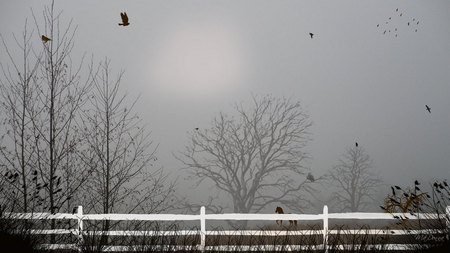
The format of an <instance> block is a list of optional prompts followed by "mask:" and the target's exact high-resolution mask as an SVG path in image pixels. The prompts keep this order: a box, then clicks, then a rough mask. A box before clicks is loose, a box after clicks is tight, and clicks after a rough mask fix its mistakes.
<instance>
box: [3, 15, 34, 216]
mask: <svg viewBox="0 0 450 253" xmlns="http://www.w3.org/2000/svg"><path fill="white" fill-rule="evenodd" d="M1 38H2V43H3V48H4V49H5V51H6V54H7V56H8V58H9V63H10V64H9V65H6V66H5V65H3V64H2V63H0V66H1V69H2V74H3V76H2V78H0V91H1V98H2V100H3V101H2V103H1V109H2V116H3V118H2V119H1V120H2V126H3V128H4V131H5V132H4V133H3V134H2V135H1V137H0V141H1V144H2V145H1V146H0V158H1V159H0V164H1V165H2V166H0V167H1V176H3V180H2V181H3V183H4V184H3V183H2V185H5V186H6V187H5V189H4V190H3V191H1V193H5V196H1V197H2V198H5V197H11V196H16V197H18V199H17V200H20V201H14V203H16V208H17V210H19V211H22V212H28V211H30V208H29V205H30V204H31V205H32V208H31V210H33V206H34V204H36V201H34V200H35V198H33V195H34V194H35V193H36V191H38V188H36V187H38V185H37V184H38V183H37V180H33V179H37V178H36V174H35V173H36V171H34V172H33V171H32V157H33V155H34V154H35V147H34V145H33V141H32V139H33V138H32V137H33V135H32V129H31V127H32V123H31V118H30V114H32V110H33V109H34V108H33V105H32V103H33V100H34V99H35V95H36V94H35V92H33V91H34V90H35V87H34V84H35V81H36V74H37V69H38V66H39V58H40V56H37V57H34V56H35V55H34V54H32V52H33V51H32V43H31V39H32V38H33V32H29V31H28V27H27V21H25V28H24V31H23V33H22V36H21V38H20V40H19V39H17V38H16V37H15V36H14V40H15V42H16V45H17V47H18V48H20V52H21V56H20V58H19V57H18V58H19V59H16V58H15V57H14V56H13V55H12V53H11V51H10V48H9V47H8V45H7V43H6V42H5V40H4V38H3V36H2V37H1ZM14 175H17V176H14ZM32 186H34V187H32ZM31 188H34V189H31ZM12 191H14V192H12ZM16 193H17V194H16ZM6 195H7V196H6Z"/></svg>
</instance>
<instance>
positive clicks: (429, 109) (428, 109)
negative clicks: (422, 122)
mask: <svg viewBox="0 0 450 253" xmlns="http://www.w3.org/2000/svg"><path fill="white" fill-rule="evenodd" d="M425 108H426V109H427V111H428V112H429V113H431V108H430V107H429V106H428V105H425Z"/></svg>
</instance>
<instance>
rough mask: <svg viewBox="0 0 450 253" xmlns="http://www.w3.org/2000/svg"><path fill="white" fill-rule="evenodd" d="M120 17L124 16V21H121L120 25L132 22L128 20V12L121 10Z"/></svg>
mask: <svg viewBox="0 0 450 253" xmlns="http://www.w3.org/2000/svg"><path fill="white" fill-rule="evenodd" d="M120 18H122V23H119V25H123V26H128V25H129V24H130V23H129V22H128V15H127V13H126V12H121V13H120Z"/></svg>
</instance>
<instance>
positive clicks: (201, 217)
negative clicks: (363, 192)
mask: <svg viewBox="0 0 450 253" xmlns="http://www.w3.org/2000/svg"><path fill="white" fill-rule="evenodd" d="M4 216H5V217H8V218H9V219H19V220H76V221H77V228H76V229H36V230H30V232H31V233H32V234H36V235H51V234H55V235H56V234H73V235H75V236H77V237H78V239H79V240H78V243H77V244H41V245H40V246H39V248H40V249H49V250H58V249H77V250H80V249H81V245H82V243H83V235H87V234H88V232H89V233H91V234H92V235H108V236H179V235H180V236H185V235H197V236H198V235H199V236H200V244H199V245H194V246H192V245H191V246H189V245H187V246H186V245H170V246H169V245H129V246H105V247H104V248H103V251H127V250H139V249H141V250H145V251H147V250H149V249H153V250H164V249H168V250H189V251H191V250H193V249H194V250H200V251H208V250H215V251H236V250H240V251H262V250H267V251H276V250H284V251H298V250H305V249H308V250H323V251H325V252H327V251H328V248H329V247H328V239H329V235H333V234H334V235H337V234H366V235H383V234H384V235H391V236H392V235H426V234H437V233H439V232H442V231H440V230H437V229H420V230H401V229H400V230H399V229H345V230H329V229H328V221H329V220H330V219H337V220H398V217H402V218H404V219H408V220H418V219H446V220H447V226H448V227H449V228H450V223H449V222H448V219H449V217H450V206H448V207H447V208H446V213H445V214H435V213H416V214H410V213H363V212H353V213H328V207H327V206H326V205H325V206H324V208H323V213H322V214H250V213H245V214H238V213H228V214H206V213H205V207H201V209H200V214H198V215H186V214H83V207H82V206H78V208H77V213H76V214H70V213H57V214H50V213H4ZM105 220H110V221H200V230H177V231H85V230H84V229H83V222H84V221H105ZM206 220H216V221H230V220H235V221H240V220H245V221H256V220H258V221H277V220H283V221H289V220H298V221H322V229H320V230H306V229H304V230H272V231H270V230H240V231H236V230H224V231H207V230H206ZM312 234H319V235H322V237H323V241H322V243H321V244H319V245H247V246H246V245H239V246H233V245H223V246H221V245H217V246H206V243H205V242H206V236H223V235H229V236H233V235H244V236H292V235H312ZM364 246H367V245H364ZM334 247H335V248H333V249H340V250H345V249H348V248H349V247H350V248H353V249H354V248H358V247H361V245H334ZM370 247H371V248H372V249H385V250H408V249H411V244H383V245H378V244H374V245H370Z"/></svg>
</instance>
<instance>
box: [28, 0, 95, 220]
mask: <svg viewBox="0 0 450 253" xmlns="http://www.w3.org/2000/svg"><path fill="white" fill-rule="evenodd" d="M33 18H34V21H35V24H36V28H37V31H38V34H39V35H41V36H42V35H43V36H45V37H46V38H49V39H50V40H44V39H42V41H41V46H42V58H41V60H40V62H39V63H40V64H39V77H40V78H39V79H38V81H37V85H36V87H37V88H36V91H35V92H36V96H37V100H36V102H35V106H36V107H37V108H38V110H36V111H35V113H34V114H33V115H31V119H32V124H33V138H34V144H35V164H34V166H35V168H36V169H37V170H38V176H39V179H40V180H41V181H42V182H43V184H44V186H45V187H44V189H45V194H44V196H43V197H42V200H43V202H44V208H45V209H48V210H50V211H51V212H57V211H59V210H60V209H61V208H62V207H63V205H64V204H67V203H68V202H69V201H70V199H71V197H72V195H71V194H73V192H74V191H76V189H79V188H80V186H81V185H82V183H83V182H84V181H85V178H87V177H88V176H89V173H90V172H89V170H88V169H89V168H88V167H82V166H80V165H82V164H83V163H81V161H80V158H79V154H78V152H77V150H78V148H79V147H80V146H81V145H82V143H81V141H82V138H81V130H80V129H79V128H78V126H77V121H79V120H80V113H81V110H80V109H81V107H82V105H83V103H84V101H85V100H86V95H87V92H88V90H89V88H90V84H91V82H90V79H89V77H91V74H89V73H87V74H86V78H85V79H84V81H82V79H81V68H82V67H83V66H84V61H83V59H81V60H80V62H79V64H73V59H72V58H71V54H72V50H73V47H74V37H75V32H76V28H74V27H73V25H72V20H71V21H70V22H69V23H68V24H67V25H64V23H63V22H62V21H61V13H56V12H55V7H54V2H52V4H51V5H50V6H46V7H45V8H44V11H43V16H42V20H40V19H39V20H38V18H37V17H36V16H35V15H34V13H33ZM40 21H41V22H42V23H43V25H41V23H40ZM89 70H92V66H91V67H88V71H89ZM65 179H69V180H70V181H68V182H64V180H65ZM64 183H65V184H66V186H69V189H67V188H65V187H63V185H64ZM67 207H68V208H69V207H70V205H68V206H67ZM67 211H68V210H67Z"/></svg>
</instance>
